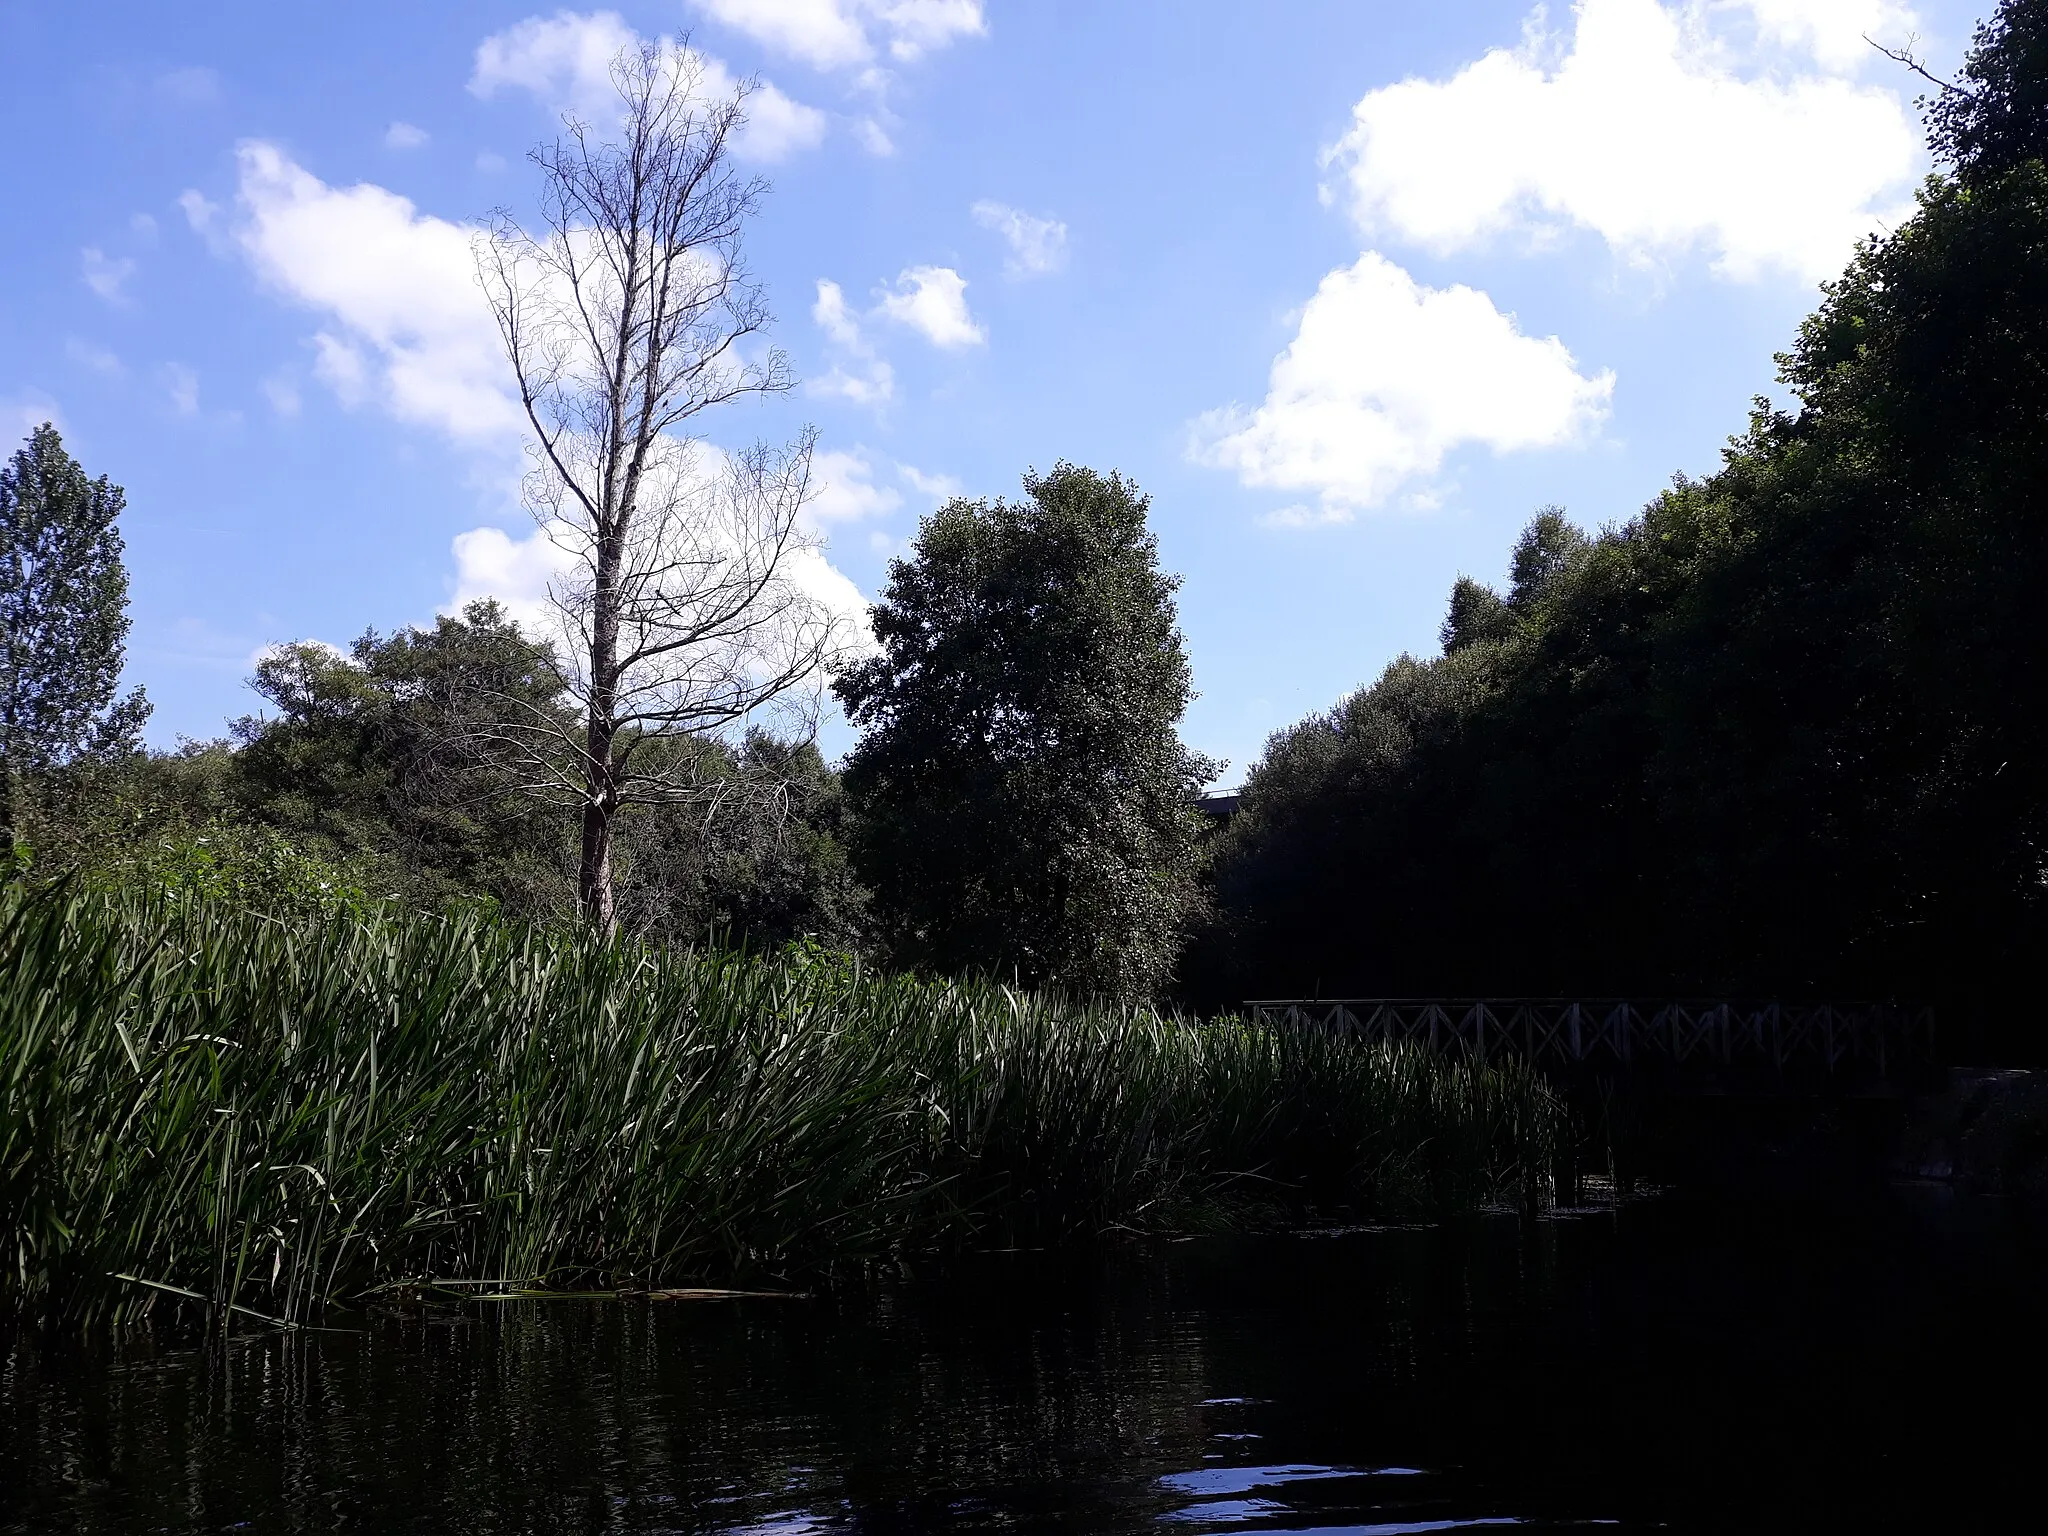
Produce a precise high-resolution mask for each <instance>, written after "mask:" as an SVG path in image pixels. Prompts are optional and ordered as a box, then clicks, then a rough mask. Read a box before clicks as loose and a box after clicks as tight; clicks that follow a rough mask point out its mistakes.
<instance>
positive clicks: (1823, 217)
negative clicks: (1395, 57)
mask: <svg viewBox="0 0 2048 1536" xmlns="http://www.w3.org/2000/svg"><path fill="white" fill-rule="evenodd" d="M1905 14H1906V13H1905V12H1904V11H1903V10H1902V9H1900V8H1899V7H1896V6H1892V5H1888V4H1883V3H1880V0H1742V3H1741V4H1739V5H1729V4H1726V3H1723V4H1720V5H1718V6H1714V7H1711V8H1708V9H1702V8H1701V7H1699V6H1698V5H1696V4H1695V5H1691V6H1685V7H1679V6H1667V5H1660V4H1658V3H1656V0H1581V3H1580V4H1579V5H1578V6H1576V7H1575V9H1574V12H1573V19H1572V30H1571V35H1570V37H1569V39H1565V38H1561V37H1552V36H1549V35H1546V34H1544V33H1543V32H1542V31H1541V20H1542V13H1541V12H1540V11H1539V12H1538V13H1537V14H1536V16H1535V17H1533V18H1532V23H1533V25H1532V28H1531V31H1530V34H1529V36H1528V37H1527V38H1526V39H1525V41H1524V44H1523V46H1522V47H1521V48H1519V49H1516V50H1512V51H1511V50H1508V49H1495V50H1493V51H1491V52H1489V53H1487V54H1486V55H1485V56H1484V57H1483V58H1481V59H1479V60H1478V61H1477V62H1475V63H1473V64H1470V65H1468V66H1466V67H1465V68H1464V69H1462V70H1460V71H1459V72H1458V73H1457V74H1456V75H1454V76H1453V77H1452V78H1450V79H1448V80H1442V81H1432V80H1421V79H1411V80H1404V81H1401V82H1400V83H1398V84H1395V85H1389V86H1384V87H1382V88H1380V89H1377V90H1374V91H1372V92H1369V93H1368V94H1367V95H1366V96H1365V97H1364V99H1362V100H1361V101H1360V102H1359V103H1358V105H1357V106H1356V107H1355V108H1354V109H1353V123H1352V127H1351V130H1350V132H1348V133H1347V134H1346V135H1345V136H1344V137H1343V138H1342V139H1341V140H1340V141H1339V142H1338V143H1337V144H1336V145H1335V146H1334V147H1333V148H1332V149H1331V150H1330V151H1329V152H1328V155H1327V162H1328V163H1329V164H1330V165H1331V166H1332V167H1334V168H1335V169H1336V170H1337V171H1338V173H1339V175H1340V178H1341V180H1340V185H1339V186H1338V187H1337V188H1334V189H1331V190H1332V191H1333V192H1335V193H1336V194H1337V195H1340V196H1342V197H1343V198H1344V199H1345V200H1346V202H1347V203H1348V206H1349V209H1350V211H1351V213H1352V215H1353V217H1354V218H1355V219H1356V220H1357V221H1358V223H1359V224H1360V226H1361V227H1362V228H1363V229H1364V230H1366V231H1367V232H1368V234H1373V235H1378V234H1391V235H1394V236H1398V237H1400V238H1402V239H1405V240H1409V241H1413V242H1414V243H1416V244H1418V245H1421V246H1423V247H1425V248H1427V249H1429V250H1431V251H1435V252H1439V253H1448V252H1452V251H1458V250H1464V249H1468V248H1471V247H1473V246H1476V245H1479V244H1482V243H1484V242H1486V241H1487V240H1489V239H1492V238H1494V237H1496V236H1499V235H1502V234H1506V233H1519V234H1521V235H1522V236H1523V237H1525V238H1530V239H1535V240H1542V239H1544V238H1547V237H1548V236H1550V235H1552V234H1554V233H1555V232H1556V231H1557V230H1558V229H1559V228H1563V227H1574V226H1576V227H1580V228H1584V229H1589V230H1592V231H1594V232H1596V233H1598V234H1599V235H1600V236H1601V237H1602V238H1603V239H1605V240H1606V241H1607V243H1608V244H1609V246H1610V247H1611V248H1612V249H1613V250H1614V251H1615V252H1616V253H1617V254H1618V255H1620V256H1621V257H1622V258H1623V259H1626V260H1630V261H1652V260H1656V259H1659V258H1664V257H1669V256H1673V255H1676V254H1679V253H1682V252H1684V251H1687V250H1691V249H1694V248H1700V249H1704V250H1706V251H1707V252H1708V253H1709V254H1710V255H1711V256H1712V258H1713V262H1714V265H1715V268H1716V270H1717V271H1719V272H1721V273H1722V274H1723V275H1725V276H1728V277H1732V278H1737V279H1745V280H1746V279H1752V278H1755V277H1757V276H1759V275H1760V274H1761V273H1762V272H1764V271H1765V270H1767V269H1779V270H1783V271H1786V272H1789V273H1791V274H1793V275H1795V276H1797V277H1800V278H1802V279H1807V280H1811V279H1815V278H1819V277H1823V276H1826V275H1828V274H1830V273H1832V272H1834V271H1836V270H1837V269H1838V268H1839V267H1840V265H1841V263H1842V262H1843V260H1844V259H1845V258H1846V257H1847V256H1848V254H1849V252H1850V250H1851V249H1852V247H1853V246H1854V243H1855V241H1856V240H1857V239H1858V237H1860V236H1862V235H1863V234H1865V233H1867V232H1869V231H1870V230H1871V229H1873V228H1874V227H1876V225H1877V223H1878V222H1879V220H1880V219H1881V218H1883V217H1884V216H1885V214H1886V212H1887V211H1888V210H1889V209H1890V208H1891V207H1892V206H1893V205H1894V204H1897V203H1900V202H1901V201H1902V200H1903V199H1904V197H1905V196H1906V193H1907V191H1908V186H1909V182H1910V179H1911V177H1912V175H1913V172H1914V170H1915V167H1916V166H1917V165H1918V163H1919V154H1920V140H1919V135H1918V134H1917V133H1916V132H1915V131H1914V128H1913V125H1912V122H1911V120H1910V117H1909V115H1908V111H1907V108H1906V105H1905V103H1904V102H1903V101H1902V100H1901V99H1900V98H1899V97H1898V96H1897V95H1896V94H1894V93H1893V92H1890V91H1887V90H1882V89H1878V88H1875V87H1870V86H1862V85H1858V84H1856V83H1854V82H1853V81H1851V80H1849V79H1847V78H1844V77H1843V76H1842V74H1840V73H1839V72H1836V73H1829V72H1828V71H1831V70H1832V71H1840V70H1841V69H1843V68H1846V67H1851V65H1850V64H1849V63H1848V62H1847V61H1849V59H1850V54H1849V50H1848V45H1847V38H1848V36H1849V34H1850V31H1851V30H1852V29H1855V28H1860V27H1861V26H1864V25H1873V24H1878V23H1880V22H1881V21H1883V20H1884V19H1885V18H1887V17H1896V16H1902V15H1905ZM1741 17H1747V18H1749V19H1750V20H1751V22H1752V23H1753V28H1752V30H1753V32H1754V34H1755V35H1754V38H1753V40H1752V41H1753V42H1754V45H1755V46H1754V47H1752V48H1750V49H1749V50H1748V51H1747V54H1746V55H1745V52H1744V49H1743V48H1742V46H1741V45H1742V43H1743V39H1742V38H1741V37H1739V36H1737V35H1735V33H1734V31H1732V30H1731V29H1730V27H1729V25H1728V23H1729V21H1730V20H1731V19H1740V18H1741ZM1859 42H1860V39H1859ZM1795 48H1796V49H1798V50H1802V51H1803V53H1804V54H1805V55H1810V56H1811V60H1812V62H1813V65H1814V66H1816V67H1808V66H1807V64H1806V63H1804V62H1802V58H1801V57H1799V56H1795V55H1794V54H1792V53H1788V52H1787V51H1786V50H1788V49H1795Z"/></svg>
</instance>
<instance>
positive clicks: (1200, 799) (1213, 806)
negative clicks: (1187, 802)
mask: <svg viewBox="0 0 2048 1536" xmlns="http://www.w3.org/2000/svg"><path fill="white" fill-rule="evenodd" d="M1237 800H1238V791H1236V790H1234V789H1228V790H1224V791H1222V792H1221V793H1219V794H1213V795H1197V796H1196V797H1195V809H1196V810H1198V811H1200V812H1201V813H1202V814H1203V815H1204V816H1210V817H1214V818H1215V819H1216V820H1217V821H1228V820H1229V819H1230V818H1231V817H1232V816H1234V815H1236V814H1237Z"/></svg>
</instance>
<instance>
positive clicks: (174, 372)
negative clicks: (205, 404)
mask: <svg viewBox="0 0 2048 1536" xmlns="http://www.w3.org/2000/svg"><path fill="white" fill-rule="evenodd" d="M158 373H159V377H161V379H162V380H163V386H164V393H166V394H167V395H169V396H170V397H171V409H172V410H174V411H176V412H177V413H178V414H179V415H180V416H196V415H198V414H199V375H198V374H196V373H194V372H193V371H192V370H191V369H190V368H187V367H186V366H185V365H184V364H183V363H165V364H164V365H163V367H162V368H161V369H159V370H158Z"/></svg>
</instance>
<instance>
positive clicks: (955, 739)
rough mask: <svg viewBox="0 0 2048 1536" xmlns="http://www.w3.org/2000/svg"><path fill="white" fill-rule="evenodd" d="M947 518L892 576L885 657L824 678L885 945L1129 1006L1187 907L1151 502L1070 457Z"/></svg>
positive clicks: (1192, 842)
mask: <svg viewBox="0 0 2048 1536" xmlns="http://www.w3.org/2000/svg"><path fill="white" fill-rule="evenodd" d="M1024 490H1025V493H1026V494H1025V499H1024V500H1022V501H1015V502H1012V501H1000V500H998V501H965V500H959V501H954V502H951V503H949V504H948V505H947V506H945V507H943V508H941V509H940V510H939V511H938V512H936V513H934V514H933V515H932V516H931V517H930V518H929V519H927V520H926V522H925V525H924V527H923V529H922V530H921V531H920V533H919V535H918V540H917V546H916V553H915V554H914V556H913V557H912V558H911V559H909V560H899V561H896V562H895V563H894V564H893V565H892V566H891V567H890V572H889V586H888V590H887V592H886V593H885V594H884V596H883V599H882V601H881V602H880V603H879V604H877V605H876V607H875V612H874V628H875V637H876V639H877V640H878V641H879V642H880V647H881V649H880V653H879V654H878V655H876V656H874V657H872V658H870V659H869V660H867V661H865V662H862V663H860V664H859V665H857V666H856V667H854V668H853V669H852V670H850V671H849V672H848V673H847V674H846V675H845V676H844V677H843V678H841V680H840V681H839V682H838V684H837V685H836V691H837V692H838V695H839V697H840V699H841V701H842V702H843V703H844V704H845V706H846V711H847V714H848V715H849V716H850V717H851V718H852V720H853V721H854V723H855V724H856V725H857V726H860V727H861V728H862V729H863V730H864V732H865V734H864V735H863V736H862V738H861V740H860V744H859V745H858V746H857V747H856V748H855V749H854V751H853V754H852V756H851V757H850V758H849V760H848V764H847V770H846V781H847V789H848V792H849V793H850V795H851V796H852V798H853V801H854V803H855V805H856V807H857V809H858V812H859V825H858V833H857V843H856V847H857V850H858V859H859V865H860V868H861V871H862V873H863V874H864V876H865V877H866V878H867V880H868V882H869V884H870V885H871V886H872V887H873V888H874V890H875V892H876V895H877V897H878V910H879V912H880V913H881V915H882V921H883V922H884V923H885V924H886V929H885V933H884V937H885V939H886V941H887V943H888V945H889V948H890V950H891V952H892V953H893V954H894V955H895V956H897V957H898V958H899V959H901V960H902V961H905V962H907V963H911V964H915V965H922V966H931V967H935V968H937V969H939V970H942V971H959V970H964V969H971V968H981V969H986V970H989V971H993V972H997V973H1001V974H1005V975H1009V974H1015V975H1017V976H1020V977H1021V978H1023V979H1024V980H1025V981H1027V982H1031V983H1040V982H1057V983H1060V984H1062V985H1066V986H1071V987H1076V988H1083V989H1089V990H1094V991H1099V992H1102V993H1106V994H1110V995H1114V996H1122V997H1135V996H1144V995H1146V994H1148V993H1149V992H1150V991H1152V990H1153V989H1154V988H1155V987H1157V986H1158V985H1159V983H1160V982H1161V981H1162V980H1163V979H1164V978H1165V976H1166V975H1167V973H1168V970H1169V968H1170V967H1171V965H1172V963H1173V956H1174V953H1175V950H1176V947H1177V943H1178V939H1179V936H1180V933H1181V931H1182V928H1183V925H1184V923H1185V921H1186V918H1187V916H1188V914H1189V912H1190V909H1191V906H1192V904H1193V902H1194V900H1195V898H1196V894H1197V881H1196V847H1197V842H1198V840H1199V837H1200V835H1201V822H1200V818H1199V816H1198V815H1197V814H1196V813H1195V812H1194V810H1193V808H1192V806H1191V799H1192V797H1193V795H1194V793H1195V791H1196V790H1197V789H1198V788H1199V787H1200V786H1201V785H1202V784H1203V783H1204V782H1205V781H1206V780H1207V779H1208V778H1209V777H1211V776H1212V774H1213V772H1214V769H1213V767H1212V765H1210V764H1209V763H1208V762H1207V761H1206V760H1204V759H1202V758H1200V757H1197V756H1195V755H1194V754H1192V753H1190V752H1189V751H1188V750H1187V749H1186V748H1185V747H1184V746H1182V744H1181V742H1180V738H1179V737H1178V736H1177V735H1176V734H1175V729H1174V727H1175V724H1176V722H1177V721H1178V720H1179V719H1180V716H1181V713H1182V711H1183V710H1185V708H1186V707H1187V703H1188V700H1189V698H1190V697H1191V696H1192V695H1191V690H1190V684H1189V676H1188V662H1187V655H1186V652H1185V650H1184V649H1183V647H1182V644H1181V637H1180V632H1179V631H1178V629H1176V628H1175V615H1174V606H1173V592H1174V589H1175V588H1176V586H1178V584H1179V583H1178V579H1177V578H1175V577H1171V576H1168V575H1166V574H1164V573H1163V572H1161V571H1160V569H1159V564H1158V546H1157V544H1156V542H1155V540H1154V539H1153V537H1152V534H1151V533H1150V532H1149V531H1148V530H1147V529H1146V526H1145V512H1146V507H1147V501H1146V498H1144V497H1143V496H1141V495H1139V494H1138V492H1137V489H1136V488H1135V487H1134V486H1132V485H1131V484H1130V483H1129V482H1128V481H1125V480H1123V479H1122V478H1121V477H1119V476H1117V475H1114V474H1111V475H1101V474H1097V473H1096V472H1095V471H1093V470H1088V469H1081V468H1078V467H1076V466H1074V465H1070V464H1064V463H1063V464H1060V465H1057V466H1055V467H1054V469H1053V470H1052V471H1051V473H1049V474H1046V475H1042V476H1039V475H1027V476H1026V477H1025V480H1024Z"/></svg>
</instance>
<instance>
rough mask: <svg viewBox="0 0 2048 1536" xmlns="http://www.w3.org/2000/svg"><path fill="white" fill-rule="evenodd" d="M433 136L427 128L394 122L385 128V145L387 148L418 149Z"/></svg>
mask: <svg viewBox="0 0 2048 1536" xmlns="http://www.w3.org/2000/svg"><path fill="white" fill-rule="evenodd" d="M432 137H433V135H432V134H430V133H428V132H427V130H426V129H424V128H417V127H415V126H413V125H412V124H411V123H393V124H392V125H391V126H390V127H389V128H386V129H385V130H384V147H385V148H386V149H418V148H419V147H420V146H421V145H422V144H424V143H426V142H427V140H429V139H431V138H432Z"/></svg>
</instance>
